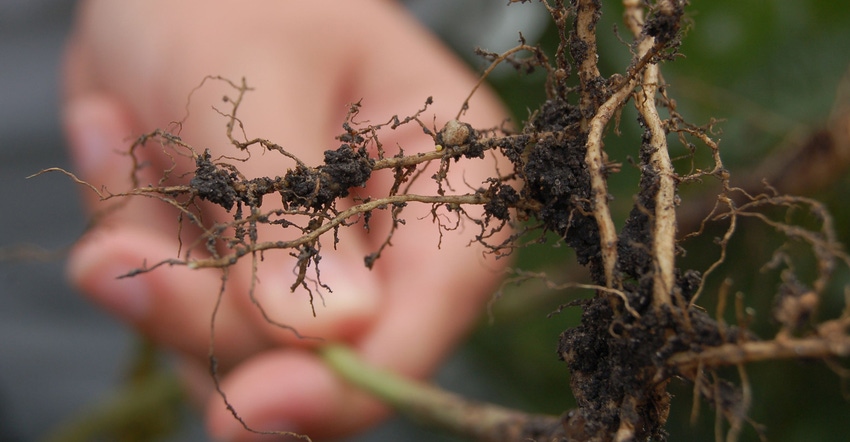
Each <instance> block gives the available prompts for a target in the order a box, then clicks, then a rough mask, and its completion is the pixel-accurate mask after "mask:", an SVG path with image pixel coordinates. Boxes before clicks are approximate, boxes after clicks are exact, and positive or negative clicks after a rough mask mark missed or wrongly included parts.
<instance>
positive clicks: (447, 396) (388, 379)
mask: <svg viewBox="0 0 850 442" xmlns="http://www.w3.org/2000/svg"><path fill="white" fill-rule="evenodd" d="M320 354H321V356H322V358H323V359H324V361H325V363H327V364H328V366H330V367H331V368H332V369H333V370H334V371H336V373H337V374H338V375H339V376H340V377H342V378H343V379H345V380H346V381H348V382H349V383H351V384H353V385H355V386H357V387H359V388H361V389H363V390H366V391H367V392H369V393H371V394H372V395H374V396H376V397H377V398H379V399H380V400H381V401H383V402H385V403H386V404H388V405H390V406H392V407H393V408H395V409H396V410H398V411H399V412H401V413H403V414H405V415H407V416H408V417H410V418H411V419H413V420H415V421H418V422H420V423H422V424H424V425H429V426H433V427H438V428H441V429H444V430H447V431H450V432H453V433H455V434H458V435H461V436H464V437H468V438H470V439H473V440H480V441H492V442H496V441H500V442H501V441H517V440H524V439H525V438H527V437H534V438H536V437H540V436H543V435H554V434H556V433H557V432H559V431H563V425H562V422H561V419H560V418H559V417H556V416H538V415H529V414H526V413H523V412H520V411H516V410H511V409H508V408H504V407H500V406H497V405H493V404H488V403H483V402H475V401H470V400H468V399H465V398H463V397H461V396H458V395H455V394H452V393H449V392H447V391H444V390H441V389H439V388H436V387H434V386H431V385H426V384H423V383H419V382H414V381H411V380H407V379H404V378H402V377H400V376H398V375H396V374H394V373H390V372H388V371H385V370H380V369H377V368H374V367H372V366H370V365H368V364H367V363H366V362H364V361H363V360H361V359H360V358H359V357H358V356H357V354H356V353H354V352H353V351H352V350H351V349H349V348H347V347H345V346H343V345H329V346H326V347H323V348H322V349H321V350H320Z"/></svg>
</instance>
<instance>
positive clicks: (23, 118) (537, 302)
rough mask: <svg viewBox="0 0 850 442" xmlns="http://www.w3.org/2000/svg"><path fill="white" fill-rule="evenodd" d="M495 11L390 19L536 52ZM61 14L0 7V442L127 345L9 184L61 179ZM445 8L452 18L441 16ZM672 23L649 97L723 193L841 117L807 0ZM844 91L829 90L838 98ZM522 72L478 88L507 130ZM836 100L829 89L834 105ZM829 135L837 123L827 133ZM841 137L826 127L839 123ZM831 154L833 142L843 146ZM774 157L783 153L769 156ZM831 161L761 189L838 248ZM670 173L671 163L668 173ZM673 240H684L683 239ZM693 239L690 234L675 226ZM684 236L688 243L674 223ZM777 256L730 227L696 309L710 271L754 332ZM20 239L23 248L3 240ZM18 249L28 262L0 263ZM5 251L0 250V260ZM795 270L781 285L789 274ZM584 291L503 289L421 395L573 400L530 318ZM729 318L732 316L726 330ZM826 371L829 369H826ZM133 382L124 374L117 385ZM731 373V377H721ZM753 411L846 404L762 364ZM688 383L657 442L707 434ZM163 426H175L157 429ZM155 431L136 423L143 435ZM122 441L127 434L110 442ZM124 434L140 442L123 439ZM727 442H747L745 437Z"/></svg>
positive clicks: (64, 14) (182, 413) (530, 286)
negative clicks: (699, 151)
mask: <svg viewBox="0 0 850 442" xmlns="http://www.w3.org/2000/svg"><path fill="white" fill-rule="evenodd" d="M504 3H507V2H499V1H491V0H487V1H439V2H433V1H425V0H422V1H411V2H409V7H410V8H411V9H412V10H413V11H414V12H415V13H416V14H417V16H419V17H420V18H421V19H422V20H423V21H424V22H425V23H426V24H429V26H430V27H431V28H432V29H434V30H435V31H436V32H438V33H439V34H440V35H441V36H442V37H443V38H444V39H445V40H446V41H447V42H448V43H449V44H450V45H452V47H454V48H455V49H456V50H457V52H458V53H459V54H461V55H462V56H464V57H465V58H466V59H467V60H468V61H469V62H470V64H471V65H472V66H473V67H474V68H475V69H481V66H482V65H481V63H480V61H478V60H475V59H474V56H473V55H472V50H471V48H472V47H473V46H475V45H480V46H482V47H484V48H485V49H489V50H495V51H500V50H504V49H507V48H508V47H510V46H512V45H513V43H514V42H515V41H516V38H517V32H518V31H522V32H523V34H524V35H525V36H526V37H528V38H529V40H539V42H540V44H542V45H543V46H544V47H547V48H548V49H549V53H552V49H553V48H554V45H555V43H556V41H557V40H556V38H557V37H556V34H555V32H554V29H553V28H552V27H551V26H549V27H547V24H546V21H545V18H546V14H545V11H543V8H542V6H541V5H539V4H536V3H534V4H525V5H512V6H510V7H505V6H504ZM73 6H74V2H73V1H66V0H29V1H27V0H2V2H0V103H2V105H0V201H2V202H3V203H4V205H3V210H2V212H0V248H3V250H4V251H3V252H2V253H0V257H2V261H0V440H2V441H29V440H38V439H40V438H43V437H45V436H46V435H47V434H49V433H50V432H51V431H52V430H53V429H55V428H57V426H59V425H61V424H62V423H64V422H66V421H67V420H69V419H74V418H75V417H76V416H79V415H81V414H83V415H84V414H86V412H87V410H91V409H92V407H97V406H98V404H102V403H103V401H104V400H105V399H108V398H109V397H111V396H110V395H111V394H113V392H114V391H116V389H118V388H120V387H121V386H122V385H125V384H126V382H127V380H128V379H132V376H133V375H134V372H132V370H131V368H132V367H134V366H135V367H138V366H139V364H136V363H135V362H136V359H135V358H136V355H137V354H138V353H139V352H138V349H139V344H138V342H137V339H136V338H135V337H134V336H133V334H132V332H131V331H129V330H127V329H125V328H124V327H123V326H122V325H121V324H119V323H117V322H116V321H114V320H112V319H111V318H109V317H108V316H107V315H106V314H105V313H103V312H100V311H98V310H96V309H94V308H93V307H92V306H90V305H89V304H87V303H86V302H85V301H84V300H83V299H82V297H81V296H80V295H78V294H77V293H75V292H74V291H73V289H71V288H70V287H68V285H67V284H66V283H65V281H64V279H63V273H62V267H63V264H64V263H63V259H62V257H61V253H58V254H56V253H48V252H51V251H58V252H61V251H62V250H63V249H64V248H66V247H68V246H69V245H70V244H72V243H73V241H74V239H75V238H77V237H78V236H79V235H80V233H81V232H82V231H83V228H84V226H85V222H86V220H85V219H84V217H83V214H82V213H81V211H80V208H79V206H78V204H77V202H76V197H77V192H78V190H79V189H77V188H76V187H75V186H74V185H73V184H72V183H71V182H70V181H69V180H68V179H66V178H65V177H63V176H59V175H46V176H42V177H39V178H37V179H30V180H25V177H26V176H28V175H30V174H32V173H34V172H37V171H38V170H40V169H43V168H45V167H51V166H63V167H67V166H68V161H67V158H66V156H65V152H64V144H63V141H62V137H61V131H60V126H59V98H58V97H59V92H58V87H57V84H58V78H59V77H58V68H59V63H60V56H61V51H62V44H63V41H64V39H65V36H66V34H67V32H68V29H69V26H70V22H71V17H72V11H73ZM461 10H462V11H461ZM621 14H622V10H621V6H620V4H619V2H615V1H603V20H602V22H601V23H600V24H599V27H598V28H599V40H600V51H599V52H600V59H601V60H600V63H601V65H600V69H601V71H602V73H603V75H610V74H612V73H615V72H623V70H624V66H625V65H626V64H627V63H628V59H629V56H630V55H629V51H628V47H627V46H626V45H625V44H623V43H622V42H621V41H620V40H619V39H618V37H617V34H616V32H615V25H616V26H617V28H618V29H619V32H620V33H621V34H622V36H623V39H625V40H626V41H628V40H629V37H628V35H627V30H626V29H625V28H624V26H622V24H621V19H620V17H621ZM688 16H689V17H690V19H691V20H692V24H691V27H690V30H689V31H688V34H687V35H686V37H685V39H684V43H683V46H682V53H683V54H685V55H684V56H683V57H680V58H677V59H676V60H675V61H674V62H671V63H667V64H666V65H664V67H663V73H664V75H665V79H666V81H667V82H668V83H669V84H670V86H669V88H668V93H669V95H670V96H671V97H672V98H674V99H675V100H676V101H677V103H678V106H679V107H678V109H679V112H680V113H681V114H683V115H684V116H685V118H686V119H687V120H688V122H690V123H693V124H696V125H705V124H707V123H709V121H710V119H711V118H716V119H722V120H723V121H722V122H721V123H720V124H718V125H717V126H716V127H717V129H719V130H720V131H722V133H719V134H718V135H717V138H718V139H719V140H720V148H721V151H722V154H723V155H724V160H725V161H726V165H727V167H728V168H729V169H730V170H732V173H733V183H742V182H745V181H747V180H751V179H752V178H753V177H756V180H757V179H758V178H760V175H758V173H759V172H757V171H759V170H763V169H760V167H763V164H764V163H765V160H766V159H768V158H774V157H780V156H781V155H780V154H779V153H780V152H793V151H794V150H795V149H798V147H799V146H803V145H806V143H807V142H810V141H811V140H813V139H815V140H817V139H820V138H817V137H816V136H815V135H817V134H822V133H831V132H830V131H834V130H835V127H836V124H837V123H836V119H837V118H838V116H840V114H841V109H842V106H845V107H846V106H850V104H848V103H850V92H847V91H848V89H850V85H848V84H847V83H850V80H848V79H846V78H847V75H848V74H847V73H848V68H850V49H848V48H850V26H848V25H847V24H848V23H850V4H848V3H847V2H826V1H818V0H773V1H763V0H712V1H707V0H694V1H692V2H691V6H690V7H689V9H688ZM842 78H845V80H844V82H845V84H844V86H843V87H844V89H843V92H840V91H842V89H841V87H840V85H841V84H842V83H841V82H842ZM542 81H543V78H542V76H541V74H540V73H537V74H531V75H517V74H515V73H513V72H510V71H508V72H502V73H500V74H499V75H497V76H495V77H494V78H493V81H492V83H493V84H494V86H495V87H496V88H497V89H498V90H499V92H500V94H501V95H502V96H503V98H504V99H505V100H506V102H507V103H508V104H509V105H510V106H511V109H512V111H513V114H514V117H515V119H516V121H519V122H521V121H524V120H525V119H527V117H528V115H529V112H530V110H532V109H534V108H536V107H537V106H538V105H539V103H540V102H541V101H542V100H543V99H544V98H545V97H544V95H543V88H542ZM842 94H843V95H842ZM845 124H847V123H845ZM845 127H846V126H845ZM620 130H621V132H622V133H621V135H619V136H617V135H616V134H614V133H610V134H608V135H607V136H606V140H605V143H606V148H607V149H609V154H610V155H611V157H612V159H613V160H615V161H619V162H622V163H623V164H624V166H623V172H622V173H620V174H618V175H617V176H616V178H615V179H614V180H613V181H612V193H614V194H615V196H616V199H615V202H614V207H615V209H616V210H617V211H618V214H619V215H620V216H621V218H620V223H622V219H623V218H624V217H625V214H626V213H627V211H628V210H629V208H630V206H631V202H632V200H631V196H630V193H629V189H631V188H633V187H634V183H636V180H637V176H638V174H637V171H636V169H635V168H634V167H631V166H630V165H629V158H630V156H631V157H635V156H636V152H637V147H638V145H639V141H637V140H639V139H640V133H639V132H638V126H637V124H636V123H635V112H634V110H633V108H631V107H630V106H627V108H626V109H625V110H624V112H623V116H622V122H621V124H620ZM844 147H845V149H846V148H847V146H844ZM782 155H784V154H782ZM840 166H841V164H837V165H835V167H832V168H831V169H830V171H831V172H830V173H824V174H822V176H823V177H824V181H825V182H822V183H816V184H810V183H809V181H810V178H808V177H807V176H804V175H805V174H800V173H796V172H795V171H794V170H793V169H791V170H787V171H783V173H782V174H780V175H777V176H775V177H772V178H774V179H775V180H776V181H772V182H771V184H774V185H787V186H793V185H795V183H797V184H799V186H798V188H799V189H800V192H802V193H804V194H807V195H810V196H814V197H817V198H819V199H821V200H822V201H824V202H825V203H826V204H827V205H828V206H829V208H830V210H832V212H833V215H834V216H835V225H836V226H837V229H838V230H839V235H840V239H841V240H842V241H843V242H844V243H849V242H850V228H848V227H847V226H850V223H848V221H850V208H848V207H847V204H846V199H847V198H846V195H847V194H848V192H850V178H848V174H846V173H844V172H843V171H844V170H845V169H843V168H842V167H840ZM677 167H686V166H682V165H681V164H678V163H677ZM711 190H716V188H714V187H712V184H711V183H706V184H705V185H694V186H688V187H686V188H683V189H682V196H683V198H685V199H686V200H687V199H688V198H690V199H694V200H699V199H700V198H701V197H700V195H702V194H705V193H706V192H708V191H711ZM724 229H725V225H722V224H718V225H716V226H709V231H708V232H707V233H706V235H705V236H704V238H703V239H701V240H695V241H691V242H687V243H684V244H683V245H684V246H685V247H686V248H688V250H689V252H688V255H687V256H686V257H685V258H683V260H682V261H681V262H682V266H683V267H684V268H693V269H697V270H704V269H705V268H706V267H707V266H708V265H709V264H710V263H711V262H712V261H713V260H714V259H716V257H717V256H718V253H719V249H718V248H717V246H716V245H714V244H713V242H712V240H713V238H714V237H717V236H722V234H723V232H724ZM683 230H687V229H686V227H685V226H683ZM691 230H693V229H691ZM688 231H689V230H688ZM781 244H782V241H781V239H779V238H777V237H776V236H775V235H774V234H773V232H771V231H770V229H768V228H765V227H764V226H762V225H759V224H756V223H745V224H743V225H742V226H741V227H740V228H739V231H738V234H737V235H736V236H735V240H734V241H733V246H732V247H731V248H730V250H729V258H728V261H727V263H726V264H725V265H723V266H722V267H721V268H720V269H718V271H717V272H716V273H715V276H713V277H712V279H710V280H709V282H708V287H707V290H706V292H705V295H703V298H701V304H702V305H704V306H705V307H706V308H707V309H708V310H709V311H713V309H714V307H715V305H716V302H717V299H716V296H715V294H716V293H717V285H718V284H719V283H720V281H722V279H723V277H725V276H729V277H730V278H731V279H732V280H733V281H734V284H733V286H732V291H733V292H740V293H741V294H742V295H743V299H744V303H745V304H746V306H748V307H751V308H752V309H753V311H754V312H755V319H754V321H755V322H754V326H753V329H754V330H755V331H756V332H757V333H759V334H760V335H761V336H763V337H769V336H772V334H773V333H775V330H776V325H775V324H774V323H772V321H771V319H770V311H771V308H772V301H773V294H774V293H775V292H776V288H777V286H778V283H779V280H778V277H777V276H778V272H777V271H766V272H760V271H759V270H760V268H761V266H762V264H763V263H765V262H767V261H768V260H769V259H770V257H771V255H772V253H773V252H774V250H775V249H776V248H777V247H779V246H780V245H781ZM20 246H26V247H23V248H22V247H20ZM21 256H29V257H30V258H31V259H19V258H20V257H21ZM10 257H17V258H15V259H11V260H10V259H9V258H10ZM571 259H572V253H571V252H570V251H569V250H567V248H566V247H558V244H557V241H555V240H554V239H550V240H549V241H547V242H546V243H543V244H535V245H530V246H529V247H527V248H525V249H523V250H522V251H521V252H520V253H519V262H518V263H517V265H516V267H519V268H523V269H526V270H534V271H545V272H547V274H549V275H550V276H552V277H553V278H554V279H567V278H577V279H580V278H582V277H583V272H582V270H581V269H575V268H574V267H575V266H574V264H573V261H572V260H571ZM806 268H807V267H806V262H805V259H804V260H803V261H801V263H800V269H799V270H800V272H801V273H805V272H806ZM849 280H850V275H848V272H847V270H846V269H840V270H839V272H838V274H837V275H836V283H835V289H834V290H831V291H830V294H831V296H832V297H830V298H828V299H825V300H823V303H822V306H821V310H820V318H821V319H827V318H831V317H835V316H837V315H838V314H839V312H840V309H841V308H842V307H843V299H842V297H843V294H842V291H841V287H842V285H843V284H845V283H847V282H848V281H849ZM586 296H590V293H587V292H581V291H568V292H559V293H553V292H550V291H548V290H546V289H545V287H544V285H543V284H541V283H539V282H529V283H526V284H523V285H520V286H507V287H506V288H505V289H504V290H503V292H502V296H501V297H500V298H499V299H498V300H497V301H496V302H494V303H493V306H492V309H491V314H490V315H485V317H484V318H483V319H482V321H481V325H480V326H479V327H478V329H477V330H476V332H475V333H474V334H473V335H472V336H471V337H470V339H469V341H468V343H467V344H466V345H465V346H464V347H463V348H461V349H459V350H458V351H457V352H456V354H455V355H454V356H453V357H452V358H451V359H450V360H449V361H448V363H447V364H446V365H445V367H444V368H443V369H442V370H441V372H440V373H439V374H438V376H437V378H436V380H435V382H436V383H437V384H439V385H441V386H443V387H445V388H447V389H450V390H453V391H458V392H461V393H462V394H465V395H467V396H470V397H473V398H477V399H483V400H490V401H495V402H498V403H500V404H503V405H506V406H511V407H516V408H521V409H524V410H527V411H532V412H542V413H550V414H560V413H561V412H563V411H564V410H566V409H568V408H571V407H573V406H574V403H573V402H572V399H571V397H570V393H569V374H568V373H567V370H566V367H565V365H564V364H563V363H562V362H559V361H558V358H557V355H556V352H555V349H556V345H557V341H558V336H559V334H560V333H561V332H562V331H563V330H565V329H566V328H568V327H572V326H575V325H577V324H578V322H579V313H580V312H579V311H578V309H576V308H572V309H566V310H564V312H563V313H561V314H558V315H553V316H551V317H549V313H551V312H552V311H554V310H555V309H556V307H557V306H558V305H559V304H562V303H565V302H568V301H570V300H574V299H577V298H580V297H586ZM729 320H730V322H731V321H734V316H730V317H729ZM844 362H845V365H846V362H847V361H844ZM135 374H136V375H138V373H135ZM723 374H725V375H728V377H729V378H730V379H732V380H736V379H737V378H736V375H735V374H734V373H732V372H729V373H723ZM748 374H749V378H750V381H751V384H752V388H753V395H754V405H753V408H752V410H751V412H750V416H751V418H752V419H753V421H754V422H757V423H759V424H763V425H765V426H766V428H767V430H766V435H767V436H768V438H769V439H770V440H776V441H809V440H820V441H844V440H846V439H847V434H848V433H850V423H848V421H847V416H848V415H850V414H848V413H850V401H848V399H847V398H846V397H845V396H843V394H842V393H844V394H847V393H848V392H847V391H846V388H845V389H844V390H845V391H843V392H842V388H843V387H846V385H845V384H846V382H842V380H841V378H840V377H839V376H837V375H836V374H834V373H833V372H832V371H830V370H829V369H828V368H827V367H826V366H825V365H824V364H823V363H822V362H817V361H813V362H803V361H778V362H769V363H760V364H753V365H752V366H750V367H748ZM690 390H691V389H690V386H688V385H685V384H684V383H679V384H676V383H675V382H674V387H673V393H674V395H675V397H674V399H673V414H672V415H671V417H670V420H669V423H668V430H669V432H670V440H673V441H678V440H695V441H701V440H706V441H709V440H714V437H715V434H714V429H713V426H714V413H713V410H712V409H711V408H710V407H709V406H708V405H706V404H703V406H702V407H701V410H702V411H701V413H700V414H699V417H698V419H697V422H696V423H695V424H691V422H690V414H691V404H692V395H691V391H690ZM160 399H162V400H163V401H165V402H163V403H162V404H161V406H160V407H159V409H160V411H163V413H159V415H157V414H156V413H154V414H153V415H152V416H151V417H150V419H151V421H150V422H151V424H150V425H148V428H149V429H150V430H151V436H158V437H159V436H161V437H163V438H164V440H204V436H203V431H202V430H201V426H200V423H199V420H198V416H197V414H196V413H195V412H194V411H193V410H192V409H191V408H190V407H188V406H184V405H182V404H181V403H180V401H179V398H178V397H177V396H173V395H163V396H162V397H161V398H160ZM175 418H176V419H175ZM154 423H155V424H154ZM127 440H134V439H127ZM135 440H143V439H142V438H139V439H135ZM397 440H407V441H453V440H456V439H454V438H452V437H450V436H445V435H442V434H440V433H435V432H432V431H430V430H428V429H424V428H420V427H418V426H416V425H415V424H411V423H409V422H407V421H406V420H404V419H400V418H397V419H393V420H392V421H390V422H389V423H388V424H385V425H383V426H381V427H380V428H378V429H377V430H375V431H373V432H370V433H368V434H365V435H362V436H360V437H357V438H354V439H351V441H352V442H353V441H397ZM743 440H758V435H757V433H756V432H755V431H754V430H753V429H752V428H747V430H746V431H745V432H744V437H743Z"/></svg>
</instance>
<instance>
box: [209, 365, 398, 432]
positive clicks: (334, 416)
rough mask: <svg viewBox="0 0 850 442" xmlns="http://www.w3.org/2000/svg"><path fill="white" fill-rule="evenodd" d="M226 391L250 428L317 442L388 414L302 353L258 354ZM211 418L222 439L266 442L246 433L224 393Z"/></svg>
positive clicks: (213, 403)
mask: <svg viewBox="0 0 850 442" xmlns="http://www.w3.org/2000/svg"><path fill="white" fill-rule="evenodd" d="M221 387H222V389H223V390H224V391H225V393H226V394H227V398H228V401H229V402H230V404H231V405H233V408H234V409H235V410H236V413H238V414H239V416H240V417H241V418H242V419H243V421H244V422H245V424H247V425H248V426H249V427H250V428H253V429H255V430H266V431H291V432H294V433H300V434H306V435H309V436H310V437H311V438H314V440H321V439H324V438H331V437H339V436H341V435H345V434H352V433H354V432H357V431H360V430H362V429H364V428H365V427H367V426H369V425H371V424H373V423H374V422H376V421H377V420H378V419H381V418H382V417H384V416H386V414H387V410H386V409H385V408H384V407H382V406H381V405H379V404H378V403H377V402H375V401H374V400H372V399H369V398H367V397H366V396H365V395H363V394H362V393H358V392H356V391H354V390H353V389H352V387H350V386H348V385H345V384H344V382H343V381H342V380H340V379H339V378H337V377H336V376H335V375H334V374H333V373H331V372H330V371H329V369H328V368H327V367H326V366H325V365H324V364H323V363H322V361H321V360H319V359H318V357H317V356H315V355H314V354H311V353H307V352H304V351H302V350H273V351H268V352H266V353H264V354H262V355H258V356H257V357H255V358H252V359H250V360H248V361H246V362H245V363H243V364H242V365H240V366H239V368H238V369H236V370H234V371H233V372H232V373H230V374H229V375H228V376H227V377H226V378H225V379H224V380H223V381H222V384H221ZM206 418H207V429H208V430H209V432H210V433H211V435H212V436H213V437H214V438H216V439H218V440H232V441H249V440H266V439H263V438H262V437H261V436H259V435H257V434H254V433H250V432H248V431H246V430H245V429H244V428H243V427H242V425H241V424H240V423H239V422H238V421H237V420H236V419H234V417H233V416H232V415H231V413H230V412H229V411H228V410H227V409H226V408H225V405H224V403H223V401H222V398H221V397H220V396H219V395H215V394H214V395H212V397H211V398H210V399H209V402H208V406H207V413H206ZM266 438H268V436H266ZM285 440H289V439H285ZM292 440H295V439H292Z"/></svg>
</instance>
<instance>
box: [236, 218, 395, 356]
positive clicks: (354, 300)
mask: <svg viewBox="0 0 850 442" xmlns="http://www.w3.org/2000/svg"><path fill="white" fill-rule="evenodd" d="M266 227H268V226H266ZM265 230H266V231H267V230H268V228H267V229H265ZM341 233H342V232H341ZM345 236H348V238H343V239H341V240H340V243H339V245H338V249H336V250H329V251H326V250H324V249H322V250H321V259H318V260H316V259H314V258H313V257H311V256H307V255H308V254H309V253H305V252H301V256H300V257H299V258H295V257H293V256H292V255H290V253H291V252H292V250H291V249H287V250H266V251H264V252H263V255H264V256H263V257H262V259H263V262H262V263H257V266H256V269H255V271H254V272H253V274H251V273H252V270H251V267H253V266H251V265H240V266H238V269H237V273H243V274H241V275H238V274H237V275H234V276H236V277H235V278H232V279H230V282H232V283H242V284H244V285H245V287H244V288H243V290H241V291H242V293H240V294H238V295H237V297H236V299H237V302H238V303H239V307H240V308H241V309H242V310H243V313H244V314H245V315H246V316H248V317H252V318H253V323H254V324H263V326H262V328H263V329H264V330H265V331H266V333H267V334H268V335H269V336H270V337H271V338H272V339H274V340H275V341H277V342H280V343H285V344H291V345H298V346H305V345H306V346H311V345H315V344H318V343H320V342H321V340H342V341H345V342H353V341H355V340H356V339H357V338H358V337H359V336H361V335H362V333H363V332H365V331H366V330H367V329H368V328H369V327H370V326H371V325H372V324H373V323H374V321H375V319H376V317H377V315H378V313H379V309H380V306H381V304H382V302H381V287H380V285H379V284H378V281H377V275H378V274H377V273H372V272H370V271H369V269H367V268H366V266H365V265H363V256H365V255H366V253H365V252H363V251H362V250H365V245H362V244H361V243H362V242H363V240H362V238H359V237H358V236H357V235H345ZM295 253H297V252H295ZM295 253H293V255H294V254H295ZM316 256H318V255H316ZM246 258H247V257H246ZM299 259H300V261H299ZM246 261H248V259H246ZM245 264H249V263H245ZM245 273H247V274H245ZM251 280H254V281H256V283H255V285H254V287H253V292H251V290H252V287H251V286H250V285H249V284H250V281H251ZM275 323H276V324H279V325H281V324H282V325H285V326H286V327H291V328H292V329H294V330H295V331H296V332H297V333H292V331H291V330H286V329H284V328H282V327H280V326H275V325H274V324H275ZM299 335H300V336H306V337H313V338H321V340H316V339H307V340H304V339H300V338H299Z"/></svg>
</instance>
